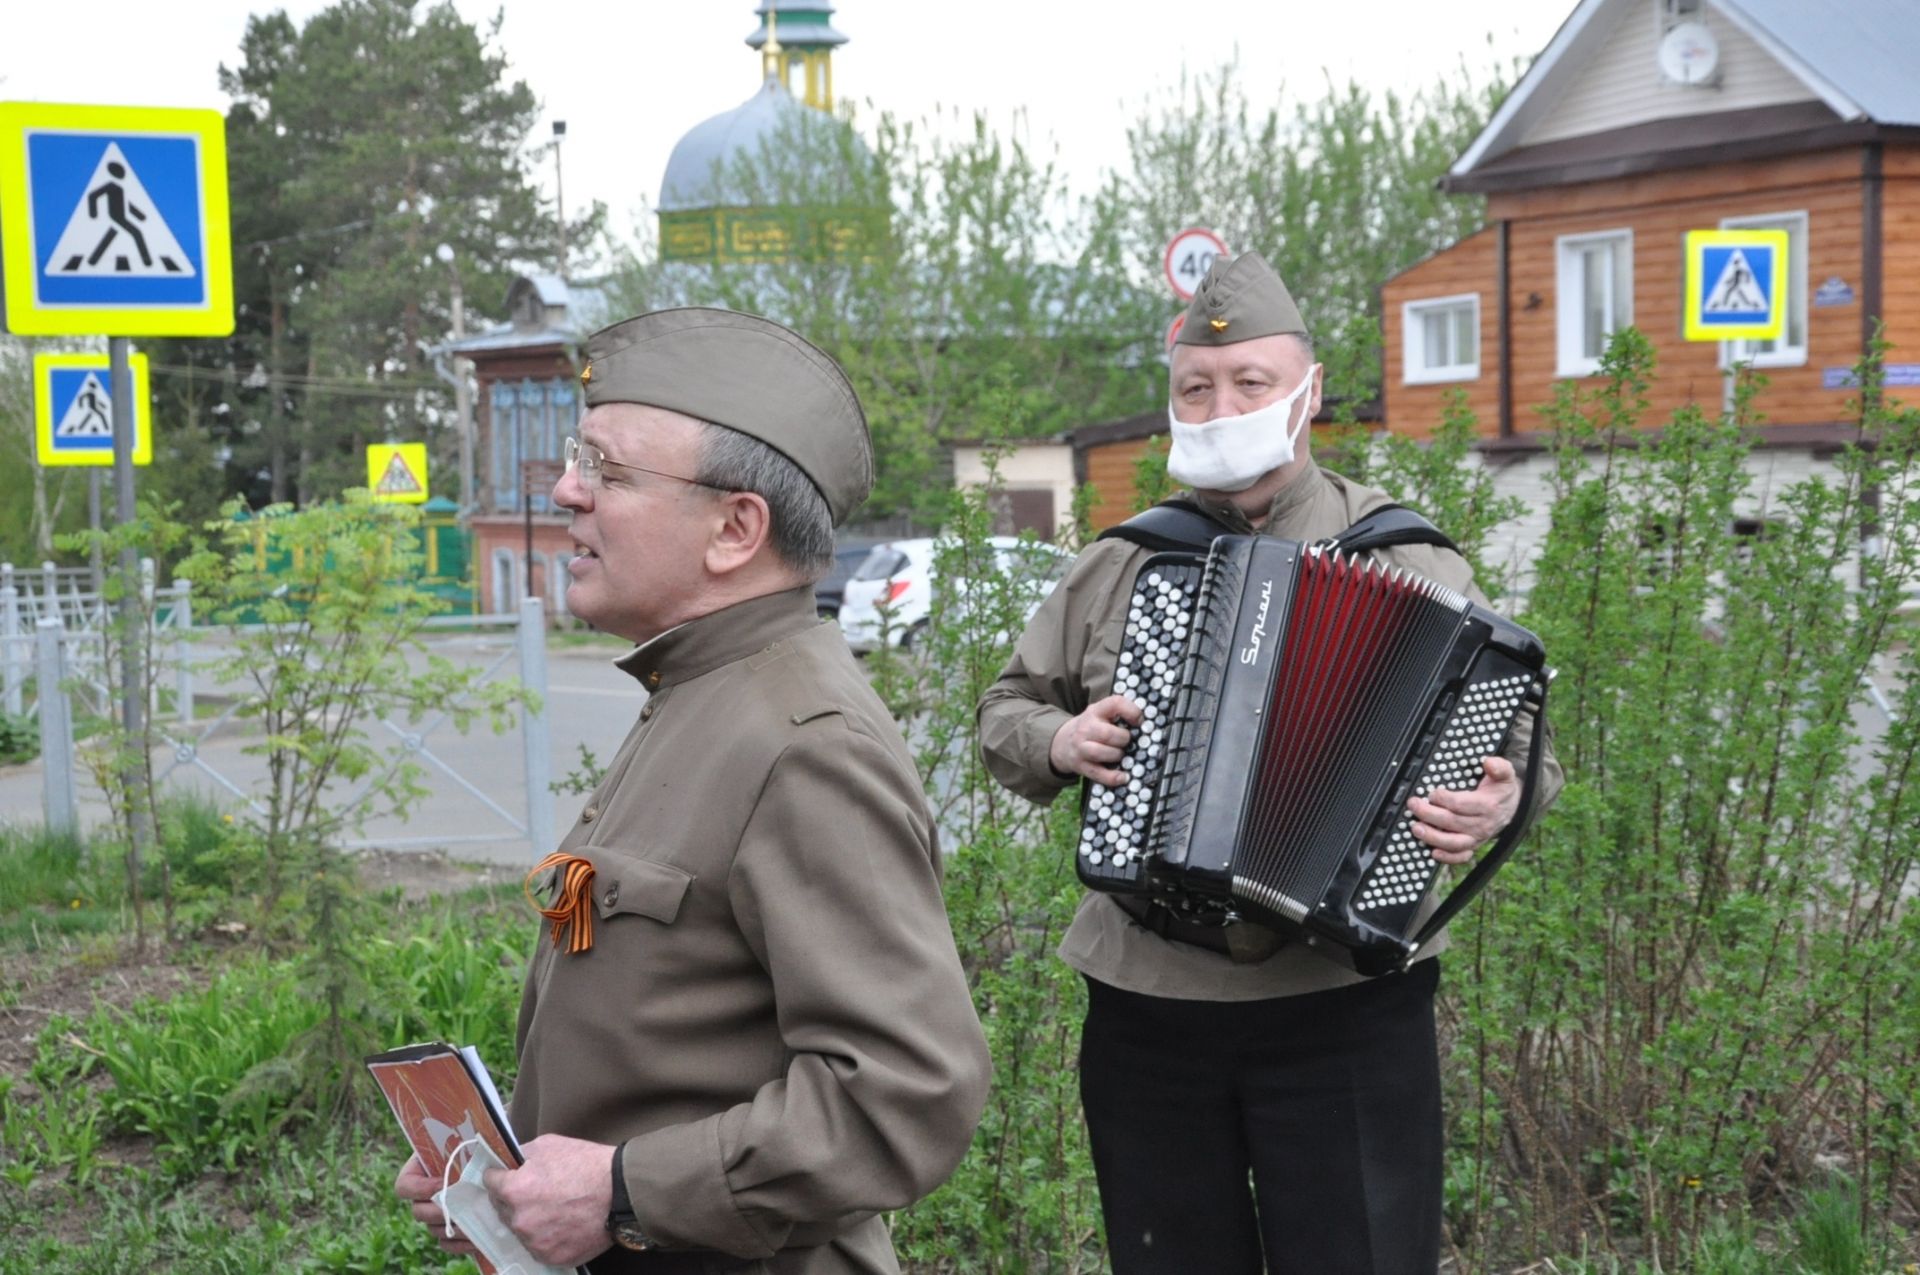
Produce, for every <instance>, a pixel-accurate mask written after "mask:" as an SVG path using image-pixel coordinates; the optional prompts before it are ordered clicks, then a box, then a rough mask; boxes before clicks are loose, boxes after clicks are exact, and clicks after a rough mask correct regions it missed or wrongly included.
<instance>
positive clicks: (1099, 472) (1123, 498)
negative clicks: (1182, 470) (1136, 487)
mask: <svg viewBox="0 0 1920 1275" xmlns="http://www.w3.org/2000/svg"><path fill="white" fill-rule="evenodd" d="M1158 441H1159V440H1158V439H1152V438H1134V439H1127V440H1125V441H1123V442H1117V443H1101V444H1099V445H1098V446H1095V447H1089V448H1088V449H1087V481H1088V482H1089V483H1091V484H1092V485H1093V489H1094V492H1095V495H1094V500H1093V510H1092V513H1091V518H1092V521H1093V529H1094V530H1095V531H1105V530H1106V529H1107V528H1108V527H1111V526H1113V525H1114V524H1115V523H1121V522H1125V521H1126V520H1127V519H1128V518H1129V517H1131V516H1132V515H1133V467H1134V465H1135V463H1137V462H1138V461H1139V459H1140V457H1141V456H1143V455H1145V454H1146V450H1147V445H1148V444H1149V443H1154V442H1158Z"/></svg>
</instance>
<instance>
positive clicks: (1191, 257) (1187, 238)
mask: <svg viewBox="0 0 1920 1275" xmlns="http://www.w3.org/2000/svg"><path fill="white" fill-rule="evenodd" d="M1226 255H1227V244H1226V241H1225V240H1224V239H1222V238H1220V236H1219V235H1216V234H1214V233H1213V232H1212V231H1211V230H1206V229H1203V228H1201V227H1199V226H1193V227H1189V228H1188V229H1186V230H1183V231H1181V232H1180V233H1179V234H1177V235H1175V236H1174V237H1173V238H1172V239H1171V240H1169V241H1168V242H1167V258H1166V271H1167V283H1168V284H1169V285H1170V286H1171V287H1172V288H1173V292H1174V295H1175V296H1177V297H1179V298H1180V299H1181V300H1182V301H1191V300H1193V294H1194V293H1195V292H1196V291H1198V290H1199V288H1200V281H1201V280H1202V279H1204V278H1206V277H1207V268H1208V267H1209V266H1211V265H1212V264H1213V259H1214V258H1215V257H1224V256H1226Z"/></svg>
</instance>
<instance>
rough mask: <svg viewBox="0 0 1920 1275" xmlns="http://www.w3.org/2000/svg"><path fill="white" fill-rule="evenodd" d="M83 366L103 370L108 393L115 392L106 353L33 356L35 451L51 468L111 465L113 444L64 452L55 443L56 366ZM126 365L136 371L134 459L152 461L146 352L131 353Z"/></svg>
mask: <svg viewBox="0 0 1920 1275" xmlns="http://www.w3.org/2000/svg"><path fill="white" fill-rule="evenodd" d="M73 367H84V368H92V369H93V370H95V371H97V372H100V373H101V374H102V375H101V378H100V379H101V380H103V381H109V384H108V387H107V393H109V394H111V393H113V387H112V384H111V381H110V380H109V377H110V375H111V373H112V371H113V359H112V358H111V356H109V355H105V354H36V355H34V356H33V422H34V423H33V454H34V457H35V459H37V460H38V461H39V462H40V463H41V464H42V465H44V466H47V467H49V468H52V467H56V466H62V465H94V466H101V465H105V466H111V465H112V464H113V451H112V449H111V448H108V449H104V450H100V451H93V450H88V451H83V452H62V451H57V450H56V449H55V448H54V445H53V427H54V426H55V425H56V424H58V423H59V422H57V421H55V420H54V419H53V370H54V369H55V368H73ZM127 367H128V369H129V370H130V371H131V372H132V373H133V463H134V464H136V465H151V464H152V463H153V395H152V389H151V382H150V381H149V380H148V378H147V356H146V355H144V354H129V355H128V356H127Z"/></svg>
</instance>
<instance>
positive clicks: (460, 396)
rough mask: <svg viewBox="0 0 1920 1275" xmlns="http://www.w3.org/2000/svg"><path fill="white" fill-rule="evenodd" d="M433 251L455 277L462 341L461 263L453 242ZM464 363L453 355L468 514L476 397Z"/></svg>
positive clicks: (456, 331) (456, 329)
mask: <svg viewBox="0 0 1920 1275" xmlns="http://www.w3.org/2000/svg"><path fill="white" fill-rule="evenodd" d="M433 255H434V256H436V257H438V258H440V260H441V261H442V262H444V263H445V264H446V267H447V272H448V273H449V274H450V275H451V276H452V277H453V284H452V288H453V291H452V297H451V299H452V302H453V339H454V340H455V341H459V340H460V338H461V337H464V336H465V335H466V334H467V310H466V301H465V297H464V295H463V294H462V293H461V291H460V267H459V265H458V264H457V263H456V262H455V260H454V253H453V245H452V244H444V243H443V244H441V245H440V246H439V248H437V249H435V250H434V254H433ZM464 363H465V360H464V359H462V358H461V357H460V356H459V355H457V354H456V355H454V357H453V418H454V421H455V423H456V425H457V426H458V428H459V430H460V512H461V513H462V514H468V513H471V512H472V511H473V400H472V399H471V398H470V397H469V395H468V393H467V369H466V368H465V366H463V364H464Z"/></svg>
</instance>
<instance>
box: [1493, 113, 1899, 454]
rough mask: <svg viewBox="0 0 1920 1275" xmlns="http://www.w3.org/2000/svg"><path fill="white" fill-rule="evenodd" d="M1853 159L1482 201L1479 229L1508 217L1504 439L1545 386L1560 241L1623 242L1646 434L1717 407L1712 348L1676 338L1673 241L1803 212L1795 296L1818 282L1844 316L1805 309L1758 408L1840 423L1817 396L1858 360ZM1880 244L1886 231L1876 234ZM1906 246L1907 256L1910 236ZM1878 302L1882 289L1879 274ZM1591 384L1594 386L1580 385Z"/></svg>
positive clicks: (1844, 156)
mask: <svg viewBox="0 0 1920 1275" xmlns="http://www.w3.org/2000/svg"><path fill="white" fill-rule="evenodd" d="M1861 162H1862V160H1861V152H1860V151H1859V150H1858V149H1854V148H1848V149H1845V150H1838V151H1831V152H1825V153H1821V154H1817V155H1804V156H1794V157H1790V158H1785V159H1774V160H1764V161H1753V162H1747V163H1741V164H1726V165H1716V166H1714V167H1712V168H1707V169H1702V170H1699V171H1696V172H1687V173H1653V174H1647V175H1644V176H1639V177H1633V178H1628V179H1625V180H1622V181H1618V182H1609V183H1584V184H1581V185H1576V186H1568V187H1562V188H1559V189H1553V190H1539V191H1525V192H1517V193H1508V194H1502V195H1495V196H1493V197H1492V198H1491V199H1490V200H1489V201H1488V216H1489V218H1490V219H1498V218H1501V217H1506V218H1510V219H1511V220H1512V223H1513V226H1512V231H1511V256H1510V265H1509V268H1510V271H1511V274H1510V281H1511V284H1512V296H1513V319H1514V330H1513V365H1514V387H1513V399H1514V428H1515V430H1516V431H1519V432H1526V431H1527V430H1530V429H1535V428H1539V427H1540V425H1541V424H1542V420H1541V418H1540V416H1539V414H1538V411H1537V409H1538V407H1539V406H1540V405H1543V404H1545V403H1548V402H1550V401H1551V400H1552V397H1553V386H1554V382H1555V381H1556V380H1557V379H1559V377H1558V369H1557V362H1558V351H1557V345H1556V333H1555V323H1556V319H1555V315H1556V313H1557V309H1556V304H1555V272H1556V261H1555V253H1556V248H1555V240H1556V239H1557V238H1558V237H1559V236H1562V235H1570V234H1583V233H1588V232H1593V231H1606V230H1617V229H1630V230H1632V232H1633V294H1634V295H1633V319H1634V323H1635V325H1636V326H1638V327H1639V328H1640V330H1641V331H1643V332H1645V333H1646V334H1647V335H1648V337H1650V338H1651V339H1652V341H1653V342H1654V345H1655V348H1656V350H1657V351H1658V355H1659V362H1658V365H1657V368H1656V372H1657V378H1658V379H1657V380H1656V382H1655V385H1654V388H1653V391H1652V393H1651V395H1650V398H1651V403H1650V406H1649V409H1648V417H1647V420H1648V423H1649V424H1658V423H1659V422H1660V421H1662V420H1664V419H1665V418H1666V417H1667V415H1668V414H1669V413H1671V412H1672V411H1673V410H1674V409H1675V408H1677V407H1679V406H1680V405H1681V404H1682V403H1685V402H1689V401H1693V402H1698V403H1700V404H1701V405H1703V406H1705V407H1708V408H1711V409H1716V410H1717V408H1718V407H1719V405H1720V403H1721V399H1722V393H1723V391H1722V380H1721V376H1720V370H1719V346H1718V345H1717V343H1713V342H1688V341H1686V340H1684V339H1683V337H1682V335H1681V306H1682V296H1681V293H1682V290H1683V288H1684V286H1685V281H1684V279H1683V277H1682V272H1683V259H1682V243H1683V237H1684V235H1685V233H1686V232H1687V231H1688V230H1703V229H1712V228H1715V227H1717V226H1718V225H1719V224H1720V220H1721V218H1723V217H1738V216H1753V215H1758V214H1765V213H1789V212H1801V211H1804V212H1806V213H1807V216H1808V258H1809V259H1808V271H1807V281H1808V287H1809V290H1811V289H1814V288H1818V287H1819V286H1820V283H1821V282H1822V281H1823V280H1825V279H1828V278H1831V277H1838V278H1840V279H1843V280H1845V281H1846V282H1847V283H1848V284H1849V285H1851V286H1852V288H1853V290H1854V293H1855V299H1854V300H1853V301H1852V302H1851V303H1849V304H1846V305H1839V306H1827V307H1811V306H1810V307H1809V310H1808V314H1807V320H1808V346H1809V354H1808V359H1807V362H1806V364H1805V366H1803V367H1782V368H1772V369H1769V370H1768V371H1767V376H1768V378H1769V380H1770V383H1771V384H1770V388H1769V389H1768V391H1767V393H1766V395H1765V397H1764V399H1763V400H1762V403H1761V410H1762V412H1763V413H1764V415H1765V417H1766V419H1767V421H1768V422H1769V423H1771V424H1783V425H1784V424H1817V423H1825V422H1831V421H1838V420H1842V419H1844V418H1845V416H1846V412H1845V404H1846V400H1847V397H1848V395H1847V392H1846V391H1845V390H1844V389H1834V390H1828V389H1822V388H1821V372H1822V369H1823V368H1828V367H1844V366H1847V365H1849V364H1851V363H1852V362H1853V361H1854V360H1855V359H1857V358H1858V357H1859V353H1860V303H1861V292H1862V284H1863V275H1862V268H1863V262H1862V255H1861V240H1860V215H1861V186H1862V182H1861ZM1889 233H1890V234H1891V228H1890V230H1889ZM1908 237H1909V239H1910V240H1911V241H1914V242H1915V244H1916V246H1920V237H1916V236H1914V235H1913V233H1912V232H1911V230H1910V231H1909V232H1908ZM1887 282H1888V288H1887V293H1888V295H1891V294H1892V292H1893V291H1894V284H1893V275H1892V274H1891V272H1890V273H1889V275H1888V277H1887ZM1586 379H1587V380H1588V382H1589V383H1591V384H1594V385H1597V384H1598V381H1597V378H1586Z"/></svg>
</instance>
